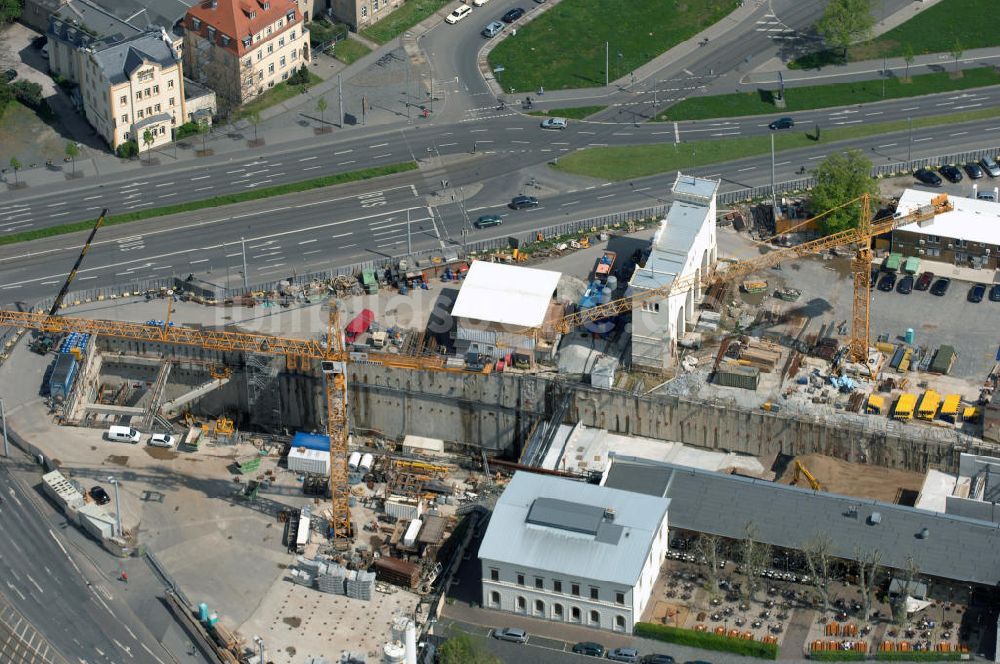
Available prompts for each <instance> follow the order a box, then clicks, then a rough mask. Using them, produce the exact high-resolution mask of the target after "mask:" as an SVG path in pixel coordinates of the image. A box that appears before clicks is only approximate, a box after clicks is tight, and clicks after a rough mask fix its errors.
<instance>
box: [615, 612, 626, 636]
mask: <svg viewBox="0 0 1000 664" xmlns="http://www.w3.org/2000/svg"><path fill="white" fill-rule="evenodd" d="M615 631H616V632H624V631H625V616H615Z"/></svg>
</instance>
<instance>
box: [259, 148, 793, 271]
mask: <svg viewBox="0 0 1000 664" xmlns="http://www.w3.org/2000/svg"><path fill="white" fill-rule="evenodd" d="M772 140H773V137H772ZM772 161H773V160H772ZM240 245H241V246H242V247H243V290H248V289H249V288H250V287H249V286H248V285H247V284H248V283H249V282H248V280H247V241H246V240H245V239H244V238H242V237H241V238H240Z"/></svg>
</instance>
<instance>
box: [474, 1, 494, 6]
mask: <svg viewBox="0 0 1000 664" xmlns="http://www.w3.org/2000/svg"><path fill="white" fill-rule="evenodd" d="M489 1H490V0H472V4H474V5H475V6H477V7H482V6H483V5H485V4H486V3H487V2H489Z"/></svg>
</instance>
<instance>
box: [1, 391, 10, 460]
mask: <svg viewBox="0 0 1000 664" xmlns="http://www.w3.org/2000/svg"><path fill="white" fill-rule="evenodd" d="M0 420H3V455H4V456H5V457H8V458H9V457H10V445H9V443H8V442H7V413H6V412H5V411H4V409H3V399H0Z"/></svg>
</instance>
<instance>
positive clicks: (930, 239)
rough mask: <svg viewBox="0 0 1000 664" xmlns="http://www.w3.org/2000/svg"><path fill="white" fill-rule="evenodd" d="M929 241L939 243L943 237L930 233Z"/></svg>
mask: <svg viewBox="0 0 1000 664" xmlns="http://www.w3.org/2000/svg"><path fill="white" fill-rule="evenodd" d="M927 241H928V242H930V243H931V244H937V243H938V242H940V241H941V238H940V237H938V236H937V235H928V236H927Z"/></svg>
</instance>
